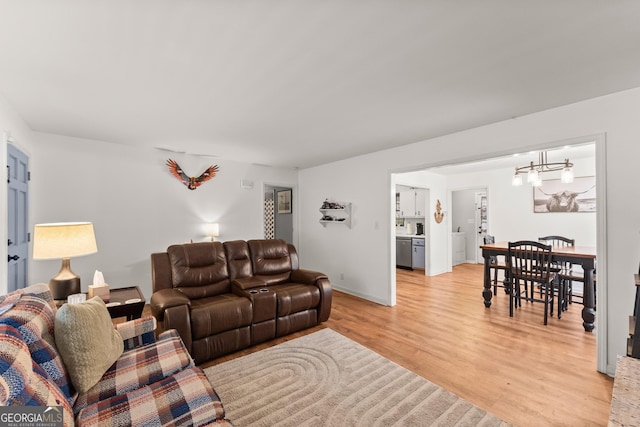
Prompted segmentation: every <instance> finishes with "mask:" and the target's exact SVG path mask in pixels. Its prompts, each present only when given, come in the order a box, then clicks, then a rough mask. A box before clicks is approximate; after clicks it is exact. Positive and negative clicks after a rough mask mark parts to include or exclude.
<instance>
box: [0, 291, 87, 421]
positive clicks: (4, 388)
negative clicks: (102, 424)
mask: <svg viewBox="0 0 640 427" xmlns="http://www.w3.org/2000/svg"><path fill="white" fill-rule="evenodd" d="M25 289H27V288H25ZM15 295H19V298H16V297H15ZM0 304H1V305H2V307H1V308H0V312H2V314H0V395H1V396H0V397H1V399H2V400H1V402H2V404H3V405H13V406H33V405H35V406H62V410H63V420H64V424H65V425H73V412H72V410H71V404H72V402H73V399H74V397H75V396H74V393H72V387H71V384H70V382H69V376H68V374H67V371H66V369H65V366H64V364H63V362H62V359H61V358H60V356H59V354H58V352H57V350H56V347H55V339H54V336H53V332H54V330H53V325H54V311H53V310H54V307H55V306H52V305H50V304H49V302H48V301H47V300H46V299H42V298H40V297H37V296H35V295H32V294H29V293H25V292H24V290H21V291H20V292H17V293H12V294H9V295H7V296H5V297H4V298H3V303H0Z"/></svg>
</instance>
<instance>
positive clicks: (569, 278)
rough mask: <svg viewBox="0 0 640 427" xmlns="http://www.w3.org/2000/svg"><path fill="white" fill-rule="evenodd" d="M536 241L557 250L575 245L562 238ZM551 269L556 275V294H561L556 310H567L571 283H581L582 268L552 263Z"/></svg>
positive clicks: (571, 297) (544, 238)
mask: <svg viewBox="0 0 640 427" xmlns="http://www.w3.org/2000/svg"><path fill="white" fill-rule="evenodd" d="M538 241H539V242H542V243H546V244H548V245H551V246H554V247H557V248H564V247H568V246H575V243H576V241H575V239H570V238H569V237H564V236H545V237H539V238H538ZM551 268H552V270H553V271H554V272H555V273H556V279H557V280H556V286H558V292H559V293H560V292H562V293H561V298H558V307H559V308H558V309H559V310H560V309H562V310H567V309H568V308H569V304H571V303H573V281H574V280H577V281H580V282H582V281H583V280H584V279H583V278H582V274H583V272H582V268H581V267H580V266H576V265H573V264H571V263H570V262H554V263H553V264H552V266H551Z"/></svg>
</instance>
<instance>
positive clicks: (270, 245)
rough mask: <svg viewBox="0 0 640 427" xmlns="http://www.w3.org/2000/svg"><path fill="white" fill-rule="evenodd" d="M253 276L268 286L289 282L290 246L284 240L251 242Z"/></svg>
mask: <svg viewBox="0 0 640 427" xmlns="http://www.w3.org/2000/svg"><path fill="white" fill-rule="evenodd" d="M247 245H249V251H250V253H251V265H252V267H253V274H254V275H255V276H256V277H258V278H260V279H262V280H264V281H265V283H267V284H277V283H282V282H286V281H287V280H289V276H290V274H291V267H292V265H291V257H290V256H289V246H288V245H287V242H285V241H284V240H249V241H248V242H247Z"/></svg>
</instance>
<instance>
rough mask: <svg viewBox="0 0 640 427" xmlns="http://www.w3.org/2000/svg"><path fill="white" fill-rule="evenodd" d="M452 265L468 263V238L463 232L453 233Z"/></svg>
mask: <svg viewBox="0 0 640 427" xmlns="http://www.w3.org/2000/svg"><path fill="white" fill-rule="evenodd" d="M451 246H452V252H453V254H452V255H453V257H452V264H453V265H458V264H462V263H465V262H466V261H467V249H466V247H467V238H466V236H465V234H464V233H462V232H454V233H451Z"/></svg>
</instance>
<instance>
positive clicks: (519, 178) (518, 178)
mask: <svg viewBox="0 0 640 427" xmlns="http://www.w3.org/2000/svg"><path fill="white" fill-rule="evenodd" d="M511 185H513V186H514V187H519V186H521V185H522V176H521V175H520V174H519V173H518V172H516V173H515V174H514V175H513V178H512V179H511Z"/></svg>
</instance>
